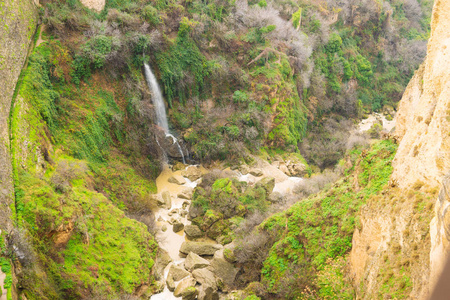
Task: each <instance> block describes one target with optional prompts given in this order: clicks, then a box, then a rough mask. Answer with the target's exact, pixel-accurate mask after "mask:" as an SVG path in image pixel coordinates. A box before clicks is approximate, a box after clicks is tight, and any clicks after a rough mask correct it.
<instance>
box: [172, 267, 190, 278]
mask: <svg viewBox="0 0 450 300" xmlns="http://www.w3.org/2000/svg"><path fill="white" fill-rule="evenodd" d="M189 275H190V273H189V272H188V271H186V270H185V269H183V268H182V267H179V266H176V265H171V266H170V269H169V274H168V275H167V277H172V278H173V280H174V281H180V280H181V279H183V278H185V277H187V276H189Z"/></svg>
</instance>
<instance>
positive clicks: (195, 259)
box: [184, 252, 210, 272]
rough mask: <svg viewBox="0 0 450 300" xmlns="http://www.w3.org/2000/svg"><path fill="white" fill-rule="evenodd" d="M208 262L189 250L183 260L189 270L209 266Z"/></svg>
mask: <svg viewBox="0 0 450 300" xmlns="http://www.w3.org/2000/svg"><path fill="white" fill-rule="evenodd" d="M209 265H210V263H209V261H207V260H206V259H204V258H201V257H200V256H198V255H197V254H195V253H194V252H189V254H188V256H187V257H186V260H185V261H184V267H185V268H186V270H188V271H191V272H192V270H195V269H200V268H205V267H207V266H209Z"/></svg>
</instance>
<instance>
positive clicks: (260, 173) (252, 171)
mask: <svg viewBox="0 0 450 300" xmlns="http://www.w3.org/2000/svg"><path fill="white" fill-rule="evenodd" d="M249 173H250V175H253V176H255V177H260V176H263V175H264V173H263V171H262V170H261V169H257V168H252V169H250V171H249Z"/></svg>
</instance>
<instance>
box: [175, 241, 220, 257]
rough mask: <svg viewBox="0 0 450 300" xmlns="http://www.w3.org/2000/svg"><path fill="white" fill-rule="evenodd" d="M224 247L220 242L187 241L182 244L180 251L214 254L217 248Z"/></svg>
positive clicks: (184, 252)
mask: <svg viewBox="0 0 450 300" xmlns="http://www.w3.org/2000/svg"><path fill="white" fill-rule="evenodd" d="M222 248H223V246H222V245H219V244H211V243H207V242H191V241H187V242H183V244H181V248H180V252H181V253H183V254H189V252H194V253H195V254H197V255H214V253H215V252H216V251H217V250H220V249H222Z"/></svg>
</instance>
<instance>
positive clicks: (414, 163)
mask: <svg viewBox="0 0 450 300" xmlns="http://www.w3.org/2000/svg"><path fill="white" fill-rule="evenodd" d="M449 27H450V0H436V1H435V3H434V7H433V14H432V21H431V36H430V39H429V42H428V49H427V57H426V59H425V61H424V63H423V64H422V65H421V67H420V68H419V69H418V70H417V71H416V72H415V75H414V77H413V78H412V79H411V81H410V83H409V85H408V87H407V88H406V90H405V92H404V94H403V98H402V100H401V101H400V104H399V107H398V113H397V116H396V131H395V135H396V138H397V140H398V141H399V147H398V150H397V154H396V156H395V159H394V161H393V162H392V166H393V174H392V178H391V182H390V186H389V187H387V188H386V190H385V191H384V192H383V195H382V196H380V197H378V198H375V199H374V200H372V201H369V202H368V203H367V205H366V206H365V207H364V208H363V209H362V211H361V215H360V219H361V228H359V229H357V230H356V231H355V233H354V237H353V247H352V251H351V254H350V258H349V265H350V274H351V276H352V277H353V280H354V283H355V287H356V288H357V292H358V295H359V297H360V298H363V299H372V298H373V297H375V296H376V295H380V293H387V292H393V291H394V293H391V296H393V297H399V298H404V297H406V298H411V299H426V298H427V297H428V295H429V293H430V290H431V289H432V288H433V285H434V282H435V280H436V278H437V277H438V276H439V274H440V271H441V267H443V265H444V261H445V257H446V254H447V245H448V244H449V242H450V230H449V229H450V226H449V225H450V215H449V216H448V214H447V208H448V206H449V203H450V197H449V195H448V191H447V188H448V185H449V184H450V181H449V179H448V178H447V179H445V178H446V177H445V175H446V174H447V173H448V171H449V169H450V152H449V151H450V134H449V133H450V31H449V29H448V28H449ZM441 186H442V189H441ZM440 189H441V192H440V194H439V197H438V196H437V194H438V191H439V190H440ZM436 198H437V201H436ZM431 219H432V220H431ZM430 221H431V222H430ZM430 223H431V226H430ZM401 278H407V280H405V281H404V282H403V283H401V284H398V283H399V282H400V281H399V280H401ZM394 279H395V280H394ZM430 279H431V280H430Z"/></svg>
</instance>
